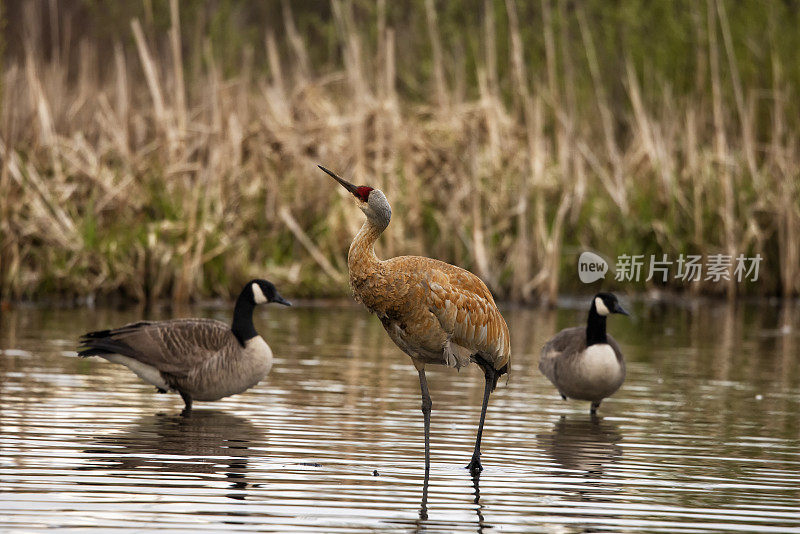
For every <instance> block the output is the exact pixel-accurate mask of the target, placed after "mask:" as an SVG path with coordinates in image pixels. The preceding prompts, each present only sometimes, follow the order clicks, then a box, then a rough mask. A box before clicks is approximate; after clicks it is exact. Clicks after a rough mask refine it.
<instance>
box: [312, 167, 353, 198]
mask: <svg viewBox="0 0 800 534" xmlns="http://www.w3.org/2000/svg"><path fill="white" fill-rule="evenodd" d="M317 167H319V168H320V169H322V170H323V171H325V172H326V173H328V174H329V175H330V176H331V177H332V178H333V179H334V180H336V181H337V182H339V183H340V184H341V185H342V187H344V188H345V189H347V190H348V191H350V193H352V194H353V195H355V194H356V189H358V187H356V186H354V185H353V184H351V183H350V182H348V181H346V180H342V179H341V178H339V177H338V176H336V173H334V172H332V171H329V170H328V169H326V168H325V167H323V166H322V165H317Z"/></svg>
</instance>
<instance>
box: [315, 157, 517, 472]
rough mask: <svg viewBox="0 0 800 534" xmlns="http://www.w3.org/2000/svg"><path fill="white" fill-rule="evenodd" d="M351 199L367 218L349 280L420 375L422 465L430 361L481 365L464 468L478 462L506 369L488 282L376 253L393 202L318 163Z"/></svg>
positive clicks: (502, 328) (477, 467) (416, 259)
mask: <svg viewBox="0 0 800 534" xmlns="http://www.w3.org/2000/svg"><path fill="white" fill-rule="evenodd" d="M319 167H320V169H322V170H323V171H325V172H326V173H328V174H329V175H330V176H331V177H333V179H335V180H336V181H337V182H339V184H341V185H342V186H343V187H344V188H345V189H346V190H347V191H349V192H350V193H351V194H352V195H353V196H354V197H355V198H356V202H357V204H358V207H359V208H361V211H363V212H364V215H365V216H366V221H364V225H363V226H362V227H361V230H359V232H358V234H357V235H356V236H355V238H354V239H353V242H352V244H351V245H350V251H349V253H348V255H347V266H348V268H349V271H350V287H351V289H352V291H353V296H354V298H355V300H356V301H358V302H361V303H362V304H363V305H364V306H366V307H367V309H368V310H369V311H371V312H372V313H374V314H376V315H377V316H378V318H379V319H380V320H381V323H382V324H383V327H384V329H386V332H387V333H388V334H389V337H390V338H391V340H392V341H394V342H395V344H396V345H397V346H398V347H399V348H400V350H402V351H403V352H405V353H406V354H408V355H409V356H410V357H411V360H412V361H413V362H414V367H416V369H417V372H418V374H419V385H420V391H421V393H422V414H423V419H424V423H425V472H426V473H428V472H429V471H430V416H431V407H432V403H431V397H430V394H429V392H428V383H427V380H426V378H425V366H426V365H428V364H435V365H446V366H449V367H455V368H456V369H460V368H461V367H464V366H465V365H469V363H470V362H474V363H476V364H478V365H479V366H480V367H481V369H482V370H483V372H484V375H485V379H486V384H485V387H484V394H483V404H482V407H481V417H480V423H479V424H478V434H477V438H476V440H475V449H474V452H473V454H472V460H471V461H470V463H469V465H467V468H468V469H469V470H470V472H471V473H473V474H477V473H479V472H480V471H481V470H482V467H481V461H480V456H481V435H482V433H483V423H484V420H485V419H486V407H487V405H488V403H489V395H490V394H491V392H492V391H493V390H494V388H495V386H496V385H497V380H498V378H499V377H500V376H502V375H503V374H505V373H507V372H508V369H509V363H510V358H511V342H510V337H509V334H508V327H507V326H506V322H505V320H503V316H502V315H501V314H500V311H499V310H498V309H497V306H496V305H495V303H494V299H493V298H492V294H491V293H490V292H489V289H488V288H487V287H486V285H485V284H484V283H483V282H482V281H481V280H480V279H479V278H478V277H477V276H475V275H474V274H472V273H470V272H469V271H465V270H464V269H461V268H459V267H456V266H454V265H450V264H447V263H444V262H442V261H439V260H434V259H431V258H424V257H420V256H399V257H397V258H392V259H389V260H380V259H378V257H377V256H376V255H375V250H374V244H375V241H376V240H377V239H378V237H379V236H380V235H381V233H382V232H383V231H384V230H385V229H386V227H387V226H388V225H389V220H390V219H391V216H392V208H391V206H390V205H389V201H388V200H386V196H385V195H384V194H383V192H382V191H380V190H378V189H373V188H372V187H368V186H364V185H362V186H360V187H357V186H355V185H353V184H351V183H349V182H347V181H345V180H343V179H342V178H340V177H339V176H337V175H336V174H335V173H333V172H331V171H329V170H328V169H326V168H325V167H323V166H321V165H320V166H319Z"/></svg>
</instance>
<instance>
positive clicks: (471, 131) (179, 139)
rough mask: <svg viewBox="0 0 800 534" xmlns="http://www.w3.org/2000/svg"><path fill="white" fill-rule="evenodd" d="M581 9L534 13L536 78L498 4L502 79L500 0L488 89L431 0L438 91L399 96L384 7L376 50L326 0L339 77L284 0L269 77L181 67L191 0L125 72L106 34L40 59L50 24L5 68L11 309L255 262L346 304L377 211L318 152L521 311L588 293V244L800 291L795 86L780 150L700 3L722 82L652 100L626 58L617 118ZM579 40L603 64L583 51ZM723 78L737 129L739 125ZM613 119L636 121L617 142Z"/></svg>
mask: <svg viewBox="0 0 800 534" xmlns="http://www.w3.org/2000/svg"><path fill="white" fill-rule="evenodd" d="M565 4H566V2H563V1H558V2H556V3H555V5H553V4H552V2H551V0H542V1H541V8H542V21H541V22H542V25H543V38H544V48H545V68H544V70H543V72H541V73H538V72H529V71H528V67H527V65H529V62H528V61H527V58H526V57H525V49H524V47H523V43H522V38H521V36H520V22H519V20H518V15H517V3H516V2H515V0H506V1H505V8H506V11H505V13H506V16H507V21H504V22H507V27H508V39H509V50H510V52H509V54H510V55H509V58H508V61H509V63H510V66H511V67H510V71H511V74H512V79H511V80H510V81H508V83H505V82H504V81H502V80H499V77H498V67H497V65H498V63H499V62H501V61H504V59H503V58H501V57H499V56H498V55H497V52H496V50H497V46H496V44H495V42H496V39H497V34H496V24H497V21H495V18H494V11H493V9H492V5H493V3H492V2H491V1H490V0H485V1H484V11H485V13H484V14H485V17H484V26H483V29H482V32H483V37H484V38H485V50H484V51H483V55H482V60H481V61H479V64H478V65H477V72H476V74H475V77H476V79H477V84H478V96H477V98H469V97H466V96H464V95H465V91H464V90H463V88H459V85H463V83H462V82H459V78H460V76H462V75H463V73H462V75H459V74H458V72H459V69H462V70H463V68H464V67H463V65H460V66H459V65H456V66H455V67H454V68H448V66H446V65H445V63H446V60H445V56H446V55H447V51H446V50H444V49H443V46H444V45H443V43H442V40H441V36H440V35H439V32H438V27H437V13H436V9H435V3H434V2H433V1H431V0H426V1H425V4H424V6H425V17H426V18H425V21H426V25H427V26H426V30H427V34H428V37H429V39H430V45H431V49H432V82H431V91H430V94H431V97H430V101H429V102H422V103H420V104H415V103H411V102H409V101H406V100H405V99H404V98H403V97H402V96H401V95H400V94H398V91H397V70H396V69H397V57H396V53H397V52H396V49H397V46H396V40H397V35H396V34H395V31H394V29H393V28H392V27H391V25H390V24H388V23H387V20H386V5H385V1H380V2H379V3H378V7H377V12H378V19H377V28H378V31H377V42H376V43H370V42H367V41H366V40H367V37H365V34H364V33H363V32H361V31H360V30H359V28H358V26H357V23H356V20H355V19H354V17H353V12H352V6H351V4H350V3H349V2H344V1H341V0H334V1H333V4H332V5H333V13H334V17H335V22H336V28H337V30H338V38H339V45H340V46H341V49H342V51H343V68H342V70H339V71H333V72H329V73H328V74H317V73H315V72H314V68H313V66H312V64H311V61H310V59H309V54H308V51H307V50H306V44H305V41H304V38H303V37H302V36H301V35H300V34H299V32H298V30H297V28H296V27H295V25H294V18H293V13H292V11H291V7H290V4H289V3H288V2H284V3H283V13H282V16H283V20H284V27H285V30H286V42H278V40H277V38H276V36H275V35H274V34H272V33H270V32H268V33H267V34H266V35H265V37H264V46H265V49H266V58H267V61H268V64H269V74H268V75H267V74H259V73H258V72H257V71H256V69H254V68H253V65H252V51H250V53H248V52H247V50H245V53H244V54H243V57H242V66H241V68H240V69H239V71H238V73H237V74H236V75H234V76H232V77H231V76H228V77H226V76H224V75H223V74H222V69H221V68H220V66H219V65H218V63H217V58H215V56H214V54H213V52H212V51H211V46H210V44H209V42H208V41H207V40H205V41H204V39H203V36H202V35H201V36H195V38H194V42H197V43H199V44H200V47H199V51H195V54H194V57H192V58H188V59H187V58H184V57H183V53H182V52H183V49H182V46H181V43H182V42H183V37H182V35H181V25H180V14H179V9H178V7H179V4H178V2H177V0H171V2H170V10H171V11H170V12H171V17H172V24H171V27H170V29H169V32H168V39H165V40H161V41H159V40H158V39H156V38H155V37H159V36H153V35H147V34H146V32H145V30H144V29H143V27H142V24H141V23H140V22H139V21H138V20H133V21H131V25H130V27H131V32H132V35H133V37H134V42H135V49H134V50H126V49H125V48H124V47H123V46H122V45H119V44H118V45H117V46H116V47H115V48H114V51H113V65H110V66H109V69H108V70H107V72H99V71H98V69H97V67H96V65H97V57H98V50H96V49H94V48H93V44H92V43H91V42H88V41H80V45H79V46H78V50H79V51H78V52H77V53H76V54H75V56H74V58H73V59H77V66H75V64H74V62H73V63H70V61H69V59H68V58H67V59H65V58H66V56H67V55H68V54H69V53H70V51H69V50H59V49H56V50H55V51H53V52H52V53H45V51H44V50H42V43H41V40H40V36H39V35H38V34H37V30H36V28H35V24H33V23H32V22H30V21H33V20H36V19H37V16H38V15H39V14H37V13H31V14H30V15H29V17H28V20H29V26H30V27H29V28H28V39H27V41H26V53H25V54H24V57H22V58H21V60H19V61H9V62H7V63H6V64H5V66H4V68H3V72H2V77H3V78H2V85H3V88H4V93H3V98H2V102H1V103H0V105H1V106H2V107H1V108H0V113H2V115H1V116H0V136H2V138H1V139H0V158H2V167H1V168H0V186H2V195H0V232H1V234H0V254H1V255H0V298H6V299H21V298H34V297H37V296H46V295H53V294H59V295H95V294H100V295H105V294H113V293H119V292H122V293H123V294H125V295H127V296H129V297H131V298H135V299H138V300H145V301H149V300H155V299H160V298H171V299H172V300H174V301H176V302H182V301H185V300H187V299H190V298H192V296H194V295H198V294H217V295H228V294H229V292H230V290H231V288H232V287H237V286H236V284H234V283H232V282H234V281H237V280H241V279H244V278H246V277H250V276H256V275H263V276H267V277H269V278H271V279H274V280H275V281H277V282H279V283H281V284H283V285H285V284H292V285H294V290H288V291H287V292H288V293H289V294H291V293H295V294H301V295H307V296H322V295H335V294H342V293H343V292H344V291H346V285H345V284H344V282H343V280H345V277H344V272H345V271H346V264H345V261H344V258H345V255H346V251H347V246H348V244H349V240H350V238H351V237H352V235H353V234H354V232H355V231H356V229H357V227H358V225H359V221H360V217H361V215H360V213H358V212H357V210H354V209H353V208H352V206H350V205H349V203H348V202H345V201H344V198H340V197H341V196H342V193H341V192H340V191H339V188H337V187H335V186H334V185H333V184H332V183H329V181H328V180H326V177H325V176H324V175H322V174H321V173H319V172H318V171H317V170H316V165H317V164H318V163H323V164H325V165H326V166H328V167H330V168H333V169H336V170H337V171H339V172H340V173H342V174H343V175H346V176H348V177H350V178H351V179H352V180H353V181H356V182H359V183H369V184H371V185H374V186H377V187H381V188H383V189H384V190H385V191H386V193H387V196H388V197H389V199H390V201H391V202H392V203H393V206H394V212H395V218H394V220H393V222H392V225H391V226H390V229H389V230H388V231H387V235H386V236H385V237H384V238H383V239H382V241H381V243H380V245H379V247H380V249H381V250H380V253H382V254H383V255H385V256H388V255H394V254H404V253H405V254H426V255H429V256H433V257H437V258H441V259H444V260H447V261H451V262H454V263H457V264H459V265H462V266H464V267H466V268H470V269H472V270H474V271H475V272H476V273H477V274H479V275H481V276H482V277H484V279H486V280H487V282H488V283H489V284H490V286H491V287H492V289H493V290H494V291H495V292H496V293H497V294H498V295H500V296H501V297H502V298H504V299H509V300H519V301H532V300H537V299H541V300H544V301H548V302H553V301H554V300H555V298H556V295H557V293H558V292H559V290H563V289H568V290H569V289H575V288H577V287H578V283H577V277H576V276H575V275H574V273H575V271H574V269H575V265H574V262H575V260H576V257H577V253H578V252H580V250H584V249H587V250H597V251H600V252H602V253H605V254H606V255H607V256H609V257H610V258H611V259H615V258H616V256H617V255H618V254H623V253H628V254H635V253H641V254H650V253H660V252H662V251H663V252H667V253H669V254H670V255H672V256H673V257H674V256H677V255H678V254H679V253H692V252H696V253H706V254H710V253H716V252H722V253H726V254H731V255H735V254H738V253H745V254H746V255H749V256H754V255H755V254H757V253H760V254H761V255H762V256H763V257H764V258H765V260H764V263H763V264H762V272H761V279H760V281H759V283H758V284H753V285H751V286H746V285H743V284H734V283H733V282H731V283H728V284H724V285H714V284H710V283H698V284H691V285H687V286H684V285H681V284H680V283H679V282H677V281H674V280H673V281H672V282H670V284H668V287H671V288H676V289H691V290H693V291H698V292H711V293H726V294H728V295H729V296H734V295H736V294H737V293H741V292H754V293H761V294H774V293H782V294H783V295H785V296H789V295H797V294H798V292H800V267H799V266H798V264H799V263H800V249H799V248H798V237H799V236H800V190H799V189H800V188H799V187H798V169H800V149H799V148H798V147H800V144H798V132H797V131H796V130H793V128H795V127H796V126H797V123H796V121H791V122H787V120H786V117H785V113H784V109H783V106H784V102H785V101H786V99H787V98H788V97H789V95H790V91H789V88H788V87H787V85H786V83H785V81H784V80H783V78H782V75H781V69H782V66H781V64H780V63H779V61H778V60H777V59H775V57H773V58H772V60H773V72H774V77H773V80H771V81H770V84H769V85H770V87H771V89H770V91H771V93H770V95H769V96H768V98H769V99H770V100H771V109H772V117H771V131H770V138H769V142H767V143H764V144H763V145H762V146H759V145H758V144H757V141H756V139H758V135H756V131H755V125H754V123H755V121H754V120H753V117H752V116H753V110H752V107H751V105H750V104H749V103H751V102H752V101H753V99H754V98H756V94H755V93H756V92H757V91H759V88H752V87H744V86H743V85H742V83H741V80H740V78H739V76H738V74H737V63H736V58H735V56H734V54H733V50H732V45H731V37H730V28H729V23H728V21H727V18H726V13H725V9H724V3H722V2H720V1H719V0H707V4H706V8H707V9H706V12H705V13H704V14H703V13H699V14H698V15H697V20H698V22H697V24H696V27H695V28H694V31H696V32H697V33H698V35H704V36H705V39H706V41H707V46H708V48H707V49H705V48H704V49H699V50H698V62H697V63H698V73H697V76H698V77H699V78H701V77H709V78H710V92H709V91H702V93H701V97H698V98H677V97H674V96H672V94H671V92H670V91H669V88H668V87H667V86H665V87H664V90H663V91H661V93H660V97H659V98H657V99H653V98H648V99H645V98H644V96H643V90H642V87H641V83H642V82H641V76H642V75H641V73H639V72H637V71H636V68H635V67H634V64H633V63H632V62H631V61H628V62H627V70H626V72H625V73H624V76H625V79H624V82H625V88H626V90H627V98H628V100H629V107H628V108H627V109H626V110H625V111H624V113H619V110H614V109H612V107H611V106H612V104H611V102H610V100H609V97H608V94H607V91H606V82H605V81H604V80H603V75H604V73H603V69H602V67H601V66H600V65H599V62H598V58H597V54H596V51H595V44H594V43H595V36H593V32H592V27H591V25H590V24H589V22H588V20H587V17H586V14H585V13H584V12H583V10H582V7H581V6H580V5H578V6H577V12H576V16H577V21H578V25H577V31H578V33H579V34H580V35H571V34H570V33H569V31H568V30H565V29H563V28H561V29H559V30H557V29H556V28H560V26H559V24H558V20H563V19H564V17H565V16H566V15H565V10H566V7H565ZM37 6H38V4H36V3H31V5H30V6H29V9H31V10H35V9H38V7H37ZM51 15H52V14H51ZM574 30H575V29H574V28H573V31H574ZM720 33H721V37H722V38H721V40H720V37H719V34H720ZM576 38H577V39H579V40H580V42H582V43H583V47H584V52H585V58H573V57H571V56H570V53H569V51H568V49H567V42H568V41H569V40H571V39H576ZM54 42H56V43H57V42H58V41H57V40H56V41H54ZM157 42H162V43H163V44H162V45H161V46H154V43H157ZM375 44H377V46H374V45H375ZM53 46H57V45H56V44H54V45H53ZM579 61H580V62H581V64H583V62H584V61H585V64H586V65H587V68H588V69H589V75H590V79H591V82H592V91H593V95H592V98H593V99H594V101H593V108H594V110H593V112H591V113H586V112H581V110H580V109H579V106H578V105H577V104H576V101H577V96H576V94H575V90H574V81H573V78H574V75H575V74H574V73H575V70H576V69H577V68H578V67H577V66H576V64H577V62H579ZM71 65H72V66H71ZM706 68H707V72H706ZM187 72H188V73H189V76H188V79H190V80H191V82H187V79H185V78H184V76H185V73H187ZM728 84H729V85H728ZM504 91H505V92H506V94H504ZM727 91H730V92H732V93H733V95H734V101H735V104H736V105H735V119H736V120H733V118H734V117H731V116H729V115H726V112H727V111H728V110H727V109H726V108H725V102H724V98H723V92H727ZM509 93H510V97H509ZM758 97H759V98H762V99H763V98H765V97H764V96H763V95H760V96H758ZM618 123H622V124H624V126H625V129H627V130H628V131H630V132H631V135H629V136H626V137H624V138H623V137H621V136H620V135H619V134H618V133H617V131H616V130H617V124H618ZM610 285H611V286H613V282H611V284H610ZM634 287H636V288H639V289H641V288H644V287H655V286H651V285H650V284H645V283H640V284H639V285H638V286H634Z"/></svg>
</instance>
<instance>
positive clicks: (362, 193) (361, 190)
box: [353, 185, 372, 202]
mask: <svg viewBox="0 0 800 534" xmlns="http://www.w3.org/2000/svg"><path fill="white" fill-rule="evenodd" d="M370 191H372V188H371V187H369V186H366V185H362V186H360V187H357V188H356V190H355V192H354V193H353V194H354V195H355V196H356V197H358V198H359V200H361V201H362V202H366V201H367V199H368V198H369V192H370Z"/></svg>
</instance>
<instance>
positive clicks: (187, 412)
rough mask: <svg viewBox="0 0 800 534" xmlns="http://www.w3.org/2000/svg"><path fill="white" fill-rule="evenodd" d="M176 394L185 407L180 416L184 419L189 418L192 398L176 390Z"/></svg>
mask: <svg viewBox="0 0 800 534" xmlns="http://www.w3.org/2000/svg"><path fill="white" fill-rule="evenodd" d="M178 393H180V394H181V398H182V399H183V403H184V404H185V405H186V406H184V408H183V411H182V412H181V415H182V416H184V417H189V416H190V415H191V414H192V396H191V395H189V394H188V393H185V392H183V391H181V390H178Z"/></svg>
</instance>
